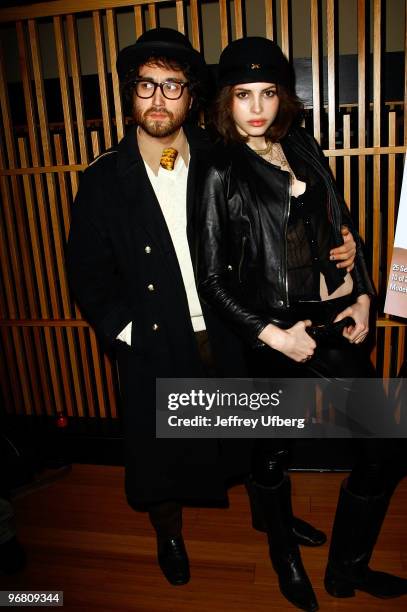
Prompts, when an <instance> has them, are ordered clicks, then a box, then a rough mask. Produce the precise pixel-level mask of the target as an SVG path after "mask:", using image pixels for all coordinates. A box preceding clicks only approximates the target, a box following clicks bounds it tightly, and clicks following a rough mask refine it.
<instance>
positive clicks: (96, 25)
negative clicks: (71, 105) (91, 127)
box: [92, 11, 112, 149]
mask: <svg viewBox="0 0 407 612" xmlns="http://www.w3.org/2000/svg"><path fill="white" fill-rule="evenodd" d="M92 18H93V30H94V35H95V44H96V61H97V67H98V75H99V91H100V102H101V106H102V119H103V133H104V137H105V143H104V144H105V149H109V148H110V147H111V146H112V122H111V119H110V109H109V93H108V87H107V70H106V57H105V43H104V37H103V24H102V17H101V14H100V11H93V13H92Z"/></svg>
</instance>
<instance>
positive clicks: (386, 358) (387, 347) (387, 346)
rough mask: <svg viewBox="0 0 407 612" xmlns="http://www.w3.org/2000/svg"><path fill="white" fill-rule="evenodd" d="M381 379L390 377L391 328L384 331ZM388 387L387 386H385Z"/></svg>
mask: <svg viewBox="0 0 407 612" xmlns="http://www.w3.org/2000/svg"><path fill="white" fill-rule="evenodd" d="M383 352H384V355H383V374H382V375H383V378H389V377H390V365H391V327H386V328H385V330H384V351H383ZM387 386H388V385H387Z"/></svg>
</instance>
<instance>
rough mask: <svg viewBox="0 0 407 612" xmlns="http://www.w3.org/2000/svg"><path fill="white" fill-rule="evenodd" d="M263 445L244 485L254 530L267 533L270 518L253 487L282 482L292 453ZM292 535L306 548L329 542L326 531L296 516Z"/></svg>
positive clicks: (253, 460) (259, 443)
mask: <svg viewBox="0 0 407 612" xmlns="http://www.w3.org/2000/svg"><path fill="white" fill-rule="evenodd" d="M262 442H263V441H261V440H258V441H257V444H256V447H255V451H254V453H253V457H252V466H251V467H252V474H251V476H250V477H249V478H248V480H247V481H246V483H245V484H246V489H247V492H248V495H249V501H250V510H251V514H252V525H253V529H256V530H257V531H262V532H266V531H267V517H266V516H265V513H264V506H263V504H261V503H260V500H259V494H258V488H257V487H256V486H255V484H254V483H255V482H257V483H260V484H262V485H265V486H274V485H276V484H278V483H279V482H281V480H282V479H283V478H284V470H285V469H286V467H287V464H288V457H289V451H288V449H287V448H280V449H279V450H278V449H277V450H273V449H271V448H269V446H268V445H267V444H264V442H263V443H262ZM292 533H293V537H294V540H295V541H296V542H297V544H301V545H303V546H321V545H322V544H325V542H326V539H327V538H326V535H325V533H324V532H323V531H320V530H319V529H316V528H315V527H313V526H312V525H310V523H307V522H306V521H304V520H302V519H300V518H298V517H295V516H293V520H292Z"/></svg>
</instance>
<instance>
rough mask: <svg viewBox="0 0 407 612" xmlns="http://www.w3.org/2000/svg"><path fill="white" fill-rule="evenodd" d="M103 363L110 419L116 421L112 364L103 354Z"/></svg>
mask: <svg viewBox="0 0 407 612" xmlns="http://www.w3.org/2000/svg"><path fill="white" fill-rule="evenodd" d="M103 361H104V366H105V376H106V386H107V397H108V400H109V411H110V416H111V417H112V419H117V417H118V412H117V402H116V396H115V393H114V390H115V385H114V381H113V368H112V362H111V361H110V359H109V357H108V356H107V355H106V353H104V354H103Z"/></svg>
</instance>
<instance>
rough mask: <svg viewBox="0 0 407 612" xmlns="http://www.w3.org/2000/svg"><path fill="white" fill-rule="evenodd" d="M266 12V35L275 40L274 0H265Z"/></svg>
mask: <svg viewBox="0 0 407 612" xmlns="http://www.w3.org/2000/svg"><path fill="white" fill-rule="evenodd" d="M264 12H265V15H266V37H267V38H269V39H270V40H274V14H273V0H264Z"/></svg>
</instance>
